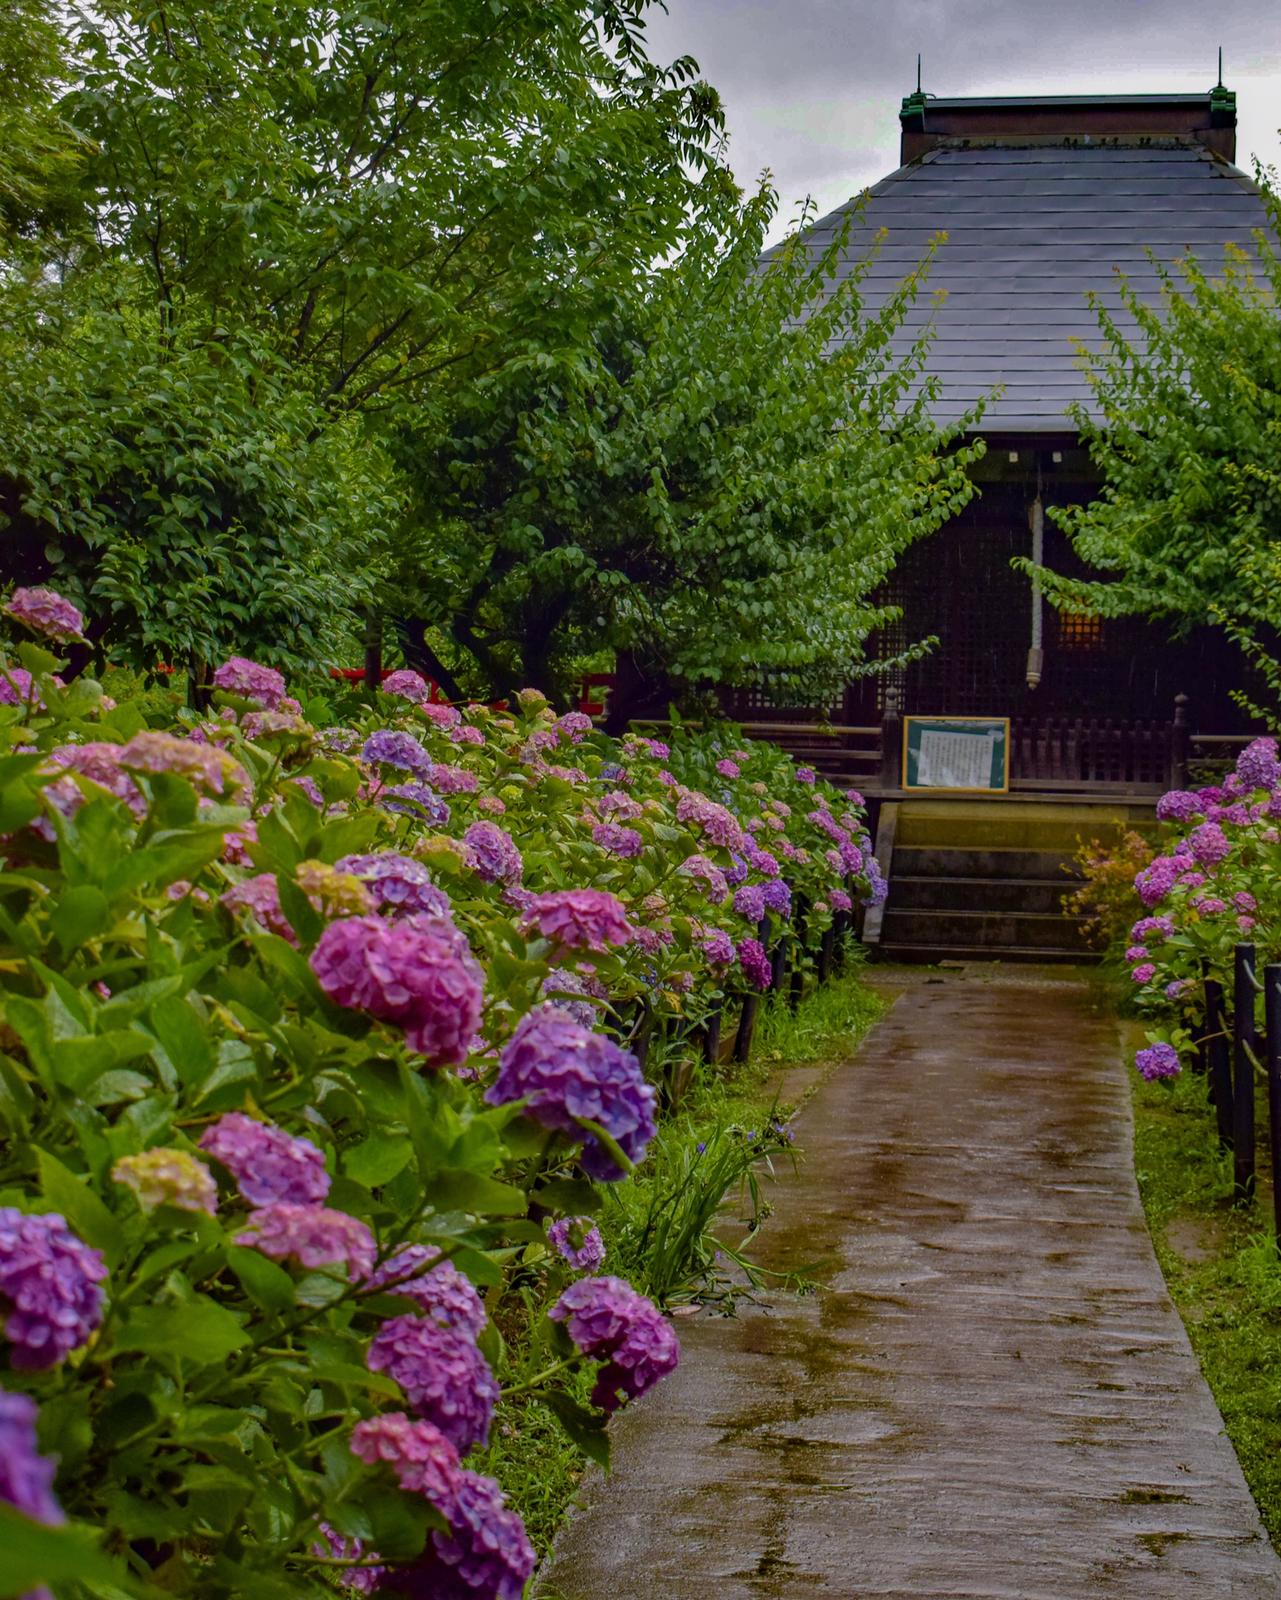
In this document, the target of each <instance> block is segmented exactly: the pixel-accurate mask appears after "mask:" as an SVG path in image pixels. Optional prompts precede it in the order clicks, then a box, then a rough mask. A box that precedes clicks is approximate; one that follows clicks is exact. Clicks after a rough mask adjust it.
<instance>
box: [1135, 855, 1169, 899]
mask: <svg viewBox="0 0 1281 1600" xmlns="http://www.w3.org/2000/svg"><path fill="white" fill-rule="evenodd" d="M1179 870H1180V867H1179V863H1178V862H1177V861H1176V860H1175V859H1174V857H1173V856H1157V857H1156V858H1155V859H1154V860H1152V861H1149V862H1148V864H1147V866H1146V867H1144V868H1143V869H1142V871H1141V872H1139V874H1138V875H1137V877H1136V878H1135V880H1134V887H1135V888H1136V889H1137V890H1138V894H1139V899H1140V900H1142V902H1143V904H1144V905H1145V906H1155V905H1159V904H1160V903H1161V901H1162V900H1164V899H1165V897H1166V895H1167V894H1169V892H1170V890H1171V889H1173V887H1174V885H1175V883H1176V882H1177V881H1178V877H1179Z"/></svg>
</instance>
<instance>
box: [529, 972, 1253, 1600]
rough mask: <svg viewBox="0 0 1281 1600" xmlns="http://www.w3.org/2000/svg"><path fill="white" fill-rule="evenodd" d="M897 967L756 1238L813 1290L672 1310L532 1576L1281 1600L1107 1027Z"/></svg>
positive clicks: (1033, 984) (620, 1584)
mask: <svg viewBox="0 0 1281 1600" xmlns="http://www.w3.org/2000/svg"><path fill="white" fill-rule="evenodd" d="M1006 970H1007V972H1009V969H1006ZM904 981H905V982H907V984H908V988H907V990H906V992H905V993H903V994H902V995H901V997H900V998H899V999H898V1000H897V1002H896V1003H895V1005H894V1007H893V1009H892V1010H891V1011H890V1012H889V1014H888V1015H887V1017H886V1018H885V1019H884V1020H883V1021H882V1022H881V1023H880V1024H879V1026H878V1027H877V1028H876V1029H875V1030H874V1031H873V1033H872V1034H871V1035H870V1036H869V1038H868V1039H867V1041H866V1043H865V1045H864V1046H863V1049H862V1050H861V1052H860V1053H859V1056H858V1058H857V1059H856V1060H855V1061H854V1062H853V1063H851V1064H850V1065H848V1066H846V1067H844V1068H842V1069H840V1070H839V1071H837V1072H836V1073H834V1074H833V1075H832V1076H831V1077H830V1078H829V1079H828V1080H827V1082H826V1083H825V1085H824V1086H823V1087H822V1088H821V1089H820V1090H819V1091H818V1093H817V1094H816V1096H815V1097H814V1098H813V1099H812V1100H811V1101H810V1102H809V1104H808V1105H807V1107H806V1108H805V1110H804V1112H803V1113H802V1116H801V1121H800V1128H799V1142H800V1144H801V1145H802V1146H803V1147H804V1150H805V1157H806V1159H805V1163H804V1166H803V1168H802V1171H801V1175H800V1177H799V1179H796V1178H792V1177H790V1176H789V1177H788V1178H787V1179H785V1180H784V1181H783V1182H781V1183H780V1184H779V1187H778V1190H777V1199H778V1212H777V1215H776V1216H775V1217H774V1218H772V1219H771V1221H770V1223H769V1224H768V1226H767V1228H766V1229H765V1232H764V1234H763V1235H762V1240H763V1242H764V1244H765V1248H766V1249H767V1250H768V1257H767V1260H768V1261H769V1262H772V1263H774V1264H778V1263H782V1262H793V1263H795V1262H799V1261H812V1260H814V1259H816V1258H819V1257H826V1258H829V1259H830V1260H831V1261H832V1266H831V1268H830V1270H829V1271H828V1273H827V1275H826V1276H827V1281H828V1282H829V1283H830V1284H831V1286H832V1288H831V1292H828V1293H824V1294H820V1295H816V1296H812V1297H803V1298H798V1297H787V1296H782V1295H779V1296H776V1297H773V1298H772V1303H771V1304H770V1305H768V1306H767V1307H762V1308H758V1309H752V1308H746V1309H744V1310H743V1311H742V1312H741V1313H740V1315H739V1317H738V1319H737V1320H734V1321H726V1320H724V1319H716V1318H711V1317H699V1318H693V1319H689V1320H687V1321H684V1322H682V1323H681V1324H680V1333H681V1339H682V1345H683V1347H684V1353H685V1359H684V1361H683V1363H682V1366H681V1369H680V1371H679V1372H678V1373H677V1374H676V1375H675V1376H674V1377H672V1378H670V1379H668V1380H667V1382H666V1383H664V1384H662V1385H661V1386H660V1387H659V1389H657V1390H656V1391H655V1392H654V1393H653V1394H652V1395H651V1396H649V1397H648V1398H647V1399H646V1400H645V1401H642V1402H641V1403H640V1404H639V1405H637V1406H635V1407H633V1408H632V1409H631V1410H629V1411H627V1412H625V1413H623V1414H622V1415H621V1416H620V1417H619V1419H618V1421H617V1423H616V1424H615V1470H614V1472H613V1473H612V1475H611V1476H610V1477H609V1478H608V1479H604V1480H602V1479H600V1478H599V1477H596V1478H594V1479H593V1480H592V1481H591V1483H590V1485H589V1487H588V1489H587V1491H586V1493H585V1496H584V1498H585V1502H586V1503H585V1507H584V1509H583V1511H582V1512H581V1513H579V1514H578V1515H576V1516H575V1517H574V1518H573V1519H571V1521H570V1522H569V1524H568V1525H567V1527H566V1529H565V1532H564V1535H563V1537H562V1539H561V1541H560V1545H559V1547H558V1551H557V1560H556V1562H555V1564H554V1566H553V1568H552V1570H551V1572H550V1574H549V1575H548V1576H547V1577H546V1578H545V1579H544V1582H543V1586H542V1588H541V1589H540V1590H539V1593H540V1595H542V1596H546V1597H552V1596H555V1597H556V1600H641V1597H644V1600H712V1597H715V1600H748V1597H752V1600H757V1597H770V1600H775V1597H777V1600H790V1597H792V1596H806V1595H811V1594H814V1595H839V1596H842V1597H843V1600H873V1597H877V1600H891V1597H892V1600H930V1597H937V1600H944V1597H946V1600H962V1597H964V1600H1087V1597H1090V1600H1093V1597H1095V1596H1115V1597H1118V1600H1119V1597H1125V1600H1130V1597H1134V1600H1194V1597H1195V1600H1234V1597H1239V1600H1281V1563H1279V1562H1278V1560H1277V1558H1276V1556H1275V1555H1274V1554H1273V1552H1272V1549H1271V1547H1270V1545H1269V1544H1268V1542H1267V1539H1266V1537H1265V1536H1264V1534H1263V1531H1262V1528H1261V1526H1260V1523H1259V1518H1258V1514H1257V1512H1256V1510H1255V1507H1254V1504H1253V1502H1252V1501H1251V1499H1250V1496H1249V1493H1248V1491H1247V1490H1246V1487H1245V1483H1244V1480H1243V1479H1242V1477H1241V1472H1240V1468H1239V1467H1238V1465H1237V1461H1236V1457H1235V1456H1234V1454H1233V1452H1232V1448H1231V1446H1230V1444H1229V1443H1228V1440H1227V1438H1226V1436H1225V1435H1224V1433H1223V1431H1222V1423H1221V1420H1220V1418H1219V1415H1218V1412H1217V1411H1216V1409H1215V1406H1214V1403H1213V1400H1212V1399H1211V1397H1210V1394H1209V1391H1208V1389H1207V1388H1206V1386H1205V1383H1204V1381H1203V1379H1202V1378H1201V1375H1200V1371H1199V1369H1198V1367H1197V1364H1196V1360H1195V1358H1194V1357H1193V1355H1192V1352H1191V1349H1190V1347H1189V1345H1188V1341H1187V1337H1186V1335H1185V1333H1184V1331H1183V1326H1182V1324H1181V1323H1180V1321H1179V1318H1178V1315H1177V1313H1176V1312H1175V1310H1174V1309H1173V1307H1172V1305H1171V1303H1170V1301H1169V1299H1168V1297H1167V1296H1166V1293H1165V1289H1164V1285H1163V1283H1162V1280H1161V1275H1160V1271H1159V1269H1158V1267H1157V1265H1156V1261H1155V1259H1154V1257H1153V1254H1152V1248H1151V1245H1150V1242H1149V1239H1148V1234H1147V1230H1146V1228H1145V1226H1144V1222H1143V1215H1142V1211H1141V1209H1140V1205H1139V1200H1138V1195H1137V1192H1136V1189H1135V1184H1134V1177H1133V1171H1132V1166H1131V1156H1130V1136H1131V1127H1130V1108H1129V1095H1128V1089H1127V1085H1126V1081H1125V1070H1126V1069H1125V1068H1124V1066H1123V1065H1122V1063H1121V1062H1120V1060H1119V1057H1118V1053H1117V1041H1116V1035H1115V1031H1114V1028H1113V1026H1112V1024H1111V1022H1110V1021H1109V1020H1108V1019H1107V1018H1106V1017H1103V1016H1100V1015H1099V1014H1097V1013H1096V1012H1094V1011H1092V1010H1091V1009H1090V997H1089V991H1088V989H1087V988H1086V986H1085V985H1083V984H1079V983H1077V982H1074V981H1067V982H1064V981H1059V982H1052V981H1048V980H1044V981H1028V980H1026V979H1023V980H1020V979H1019V978H1018V977H1017V976H1016V975H1014V974H1010V975H1009V976H1008V977H1002V976H997V977H995V978H993V977H990V976H989V977H988V978H987V979H986V980H983V979H978V978H976V977H975V976H973V975H972V974H965V975H957V976H949V977H948V978H946V979H944V980H942V981H940V980H938V979H937V978H935V979H934V980H933V981H927V980H926V978H925V977H924V976H923V975H921V976H918V977H917V978H915V979H911V978H908V979H905V980H904Z"/></svg>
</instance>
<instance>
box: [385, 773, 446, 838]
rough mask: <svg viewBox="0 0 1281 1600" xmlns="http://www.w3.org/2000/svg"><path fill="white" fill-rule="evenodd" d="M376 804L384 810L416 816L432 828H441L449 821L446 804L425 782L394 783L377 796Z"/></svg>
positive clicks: (401, 815)
mask: <svg viewBox="0 0 1281 1600" xmlns="http://www.w3.org/2000/svg"><path fill="white" fill-rule="evenodd" d="M378 804H379V805H380V806H381V807H382V808H383V810H384V811H391V812H393V813H394V814H395V815H396V816H398V817H417V818H419V820H420V821H423V822H430V823H431V825H432V826H433V827H434V828H443V827H444V826H445V824H446V823H447V822H448V821H449V806H448V804H447V803H446V802H445V801H444V800H442V799H441V797H440V796H439V795H438V794H437V793H436V791H435V790H434V789H432V788H430V787H429V786H428V785H427V784H425V783H394V784H392V785H391V787H390V788H387V789H384V790H383V791H382V793H381V794H380V795H379V796H378Z"/></svg>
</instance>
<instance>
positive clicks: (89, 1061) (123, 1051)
mask: <svg viewBox="0 0 1281 1600" xmlns="http://www.w3.org/2000/svg"><path fill="white" fill-rule="evenodd" d="M154 1044H155V1041H154V1040H153V1039H152V1038H151V1037H150V1035H149V1034H145V1033H140V1032H139V1031H138V1029H137V1028H119V1029H117V1030H116V1031H115V1032H113V1033H86V1034H81V1035H80V1037H79V1038H75V1039H59V1040H58V1042H57V1044H55V1045H54V1047H53V1049H52V1051H51V1052H50V1056H51V1058H52V1061H53V1070H54V1076H55V1077H56V1078H57V1080H58V1082H59V1083H62V1084H65V1085H66V1086H67V1088H68V1089H72V1090H75V1091H76V1092H77V1093H79V1092H82V1091H83V1090H84V1088H85V1087H86V1086H87V1085H88V1084H91V1083H93V1082H94V1081H95V1080H96V1079H98V1078H99V1077H100V1076H101V1075H102V1074H103V1073H104V1072H113V1071H114V1070H115V1069H116V1068H117V1067H121V1066H123V1065H124V1064H125V1062H126V1061H137V1060H138V1058H139V1057H140V1056H149V1055H150V1054H151V1052H152V1049H153V1048H154Z"/></svg>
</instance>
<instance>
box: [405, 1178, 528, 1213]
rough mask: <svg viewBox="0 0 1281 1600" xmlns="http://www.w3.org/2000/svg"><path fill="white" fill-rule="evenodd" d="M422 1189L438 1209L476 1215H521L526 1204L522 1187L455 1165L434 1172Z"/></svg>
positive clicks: (525, 1208)
mask: <svg viewBox="0 0 1281 1600" xmlns="http://www.w3.org/2000/svg"><path fill="white" fill-rule="evenodd" d="M423 1192H424V1198H425V1199H427V1200H429V1201H430V1202H431V1203H432V1205H434V1206H435V1207H436V1209H437V1210H438V1211H470V1212H472V1213H473V1214H474V1215H476V1216H478V1217H523V1216H524V1215H525V1212H526V1211H527V1209H528V1207H529V1201H528V1199H527V1198H526V1196H525V1191H524V1190H523V1189H517V1188H516V1187H515V1186H514V1185H512V1184H510V1183H499V1182H498V1181H497V1180H496V1179H494V1178H487V1177H484V1176H483V1175H482V1174H481V1173H479V1172H463V1171H460V1170H458V1169H457V1168H454V1169H452V1170H451V1169H450V1168H448V1167H446V1168H444V1169H443V1170H442V1171H440V1172H436V1173H433V1174H432V1177H431V1179H430V1181H429V1182H428V1183H426V1184H425V1185H424V1191H423Z"/></svg>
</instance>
